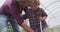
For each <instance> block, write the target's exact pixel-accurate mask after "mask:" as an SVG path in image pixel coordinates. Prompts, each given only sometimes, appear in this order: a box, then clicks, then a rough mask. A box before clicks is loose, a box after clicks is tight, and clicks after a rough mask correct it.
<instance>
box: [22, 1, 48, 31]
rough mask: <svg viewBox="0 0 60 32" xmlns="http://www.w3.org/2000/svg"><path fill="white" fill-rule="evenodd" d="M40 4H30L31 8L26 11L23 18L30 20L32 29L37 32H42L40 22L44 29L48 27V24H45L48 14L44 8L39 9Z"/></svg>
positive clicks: (33, 2)
mask: <svg viewBox="0 0 60 32" xmlns="http://www.w3.org/2000/svg"><path fill="white" fill-rule="evenodd" d="M39 4H40V3H39V2H38V1H31V2H30V3H29V5H28V6H29V7H31V8H29V9H28V10H27V11H26V14H25V15H24V16H23V18H24V19H26V18H29V22H30V27H31V28H32V29H33V30H34V31H35V32H41V31H40V30H41V29H40V21H41V22H42V29H44V28H45V27H47V24H46V22H45V19H46V18H47V14H46V13H45V12H44V10H43V9H42V8H39V7H38V6H39Z"/></svg>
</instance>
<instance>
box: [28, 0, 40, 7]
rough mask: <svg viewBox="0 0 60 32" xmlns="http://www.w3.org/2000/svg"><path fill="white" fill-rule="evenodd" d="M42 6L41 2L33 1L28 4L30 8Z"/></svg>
mask: <svg viewBox="0 0 60 32" xmlns="http://www.w3.org/2000/svg"><path fill="white" fill-rule="evenodd" d="M39 5H40V1H39V0H31V1H29V2H28V6H30V7H32V6H39Z"/></svg>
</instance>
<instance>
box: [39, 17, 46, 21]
mask: <svg viewBox="0 0 60 32" xmlns="http://www.w3.org/2000/svg"><path fill="white" fill-rule="evenodd" d="M46 18H47V17H46V16H44V17H40V18H39V20H40V21H45V19H46Z"/></svg>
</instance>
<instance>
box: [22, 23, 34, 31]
mask: <svg viewBox="0 0 60 32" xmlns="http://www.w3.org/2000/svg"><path fill="white" fill-rule="evenodd" d="M21 26H22V27H23V28H24V29H25V30H26V31H27V32H34V30H32V29H31V28H30V27H29V26H27V25H26V24H25V23H22V24H21Z"/></svg>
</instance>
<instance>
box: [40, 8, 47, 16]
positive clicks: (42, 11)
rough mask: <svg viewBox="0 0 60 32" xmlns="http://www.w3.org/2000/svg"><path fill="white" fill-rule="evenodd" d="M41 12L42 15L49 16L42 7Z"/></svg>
mask: <svg viewBox="0 0 60 32" xmlns="http://www.w3.org/2000/svg"><path fill="white" fill-rule="evenodd" d="M41 13H42V17H43V16H48V15H47V13H45V11H44V9H42V8H41Z"/></svg>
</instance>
